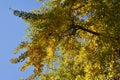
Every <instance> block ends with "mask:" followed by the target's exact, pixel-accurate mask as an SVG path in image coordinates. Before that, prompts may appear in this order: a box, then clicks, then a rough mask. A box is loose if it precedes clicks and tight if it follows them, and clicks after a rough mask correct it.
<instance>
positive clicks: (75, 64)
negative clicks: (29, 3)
mask: <svg viewBox="0 0 120 80" xmlns="http://www.w3.org/2000/svg"><path fill="white" fill-rule="evenodd" d="M38 1H41V2H42V3H43V6H42V7H40V8H39V9H38V10H33V11H31V12H25V11H19V10H13V13H14V15H16V16H18V17H20V18H22V19H23V20H24V22H26V23H29V24H30V25H29V26H28V27H27V28H26V31H27V34H26V36H25V37H26V39H27V41H24V42H21V44H20V45H18V47H17V48H16V49H15V51H14V54H16V53H19V52H20V50H24V51H25V52H24V53H22V54H20V56H18V57H17V58H12V59H11V62H12V63H19V62H22V61H24V60H26V63H25V64H24V65H23V66H22V67H21V71H24V70H25V69H26V68H28V67H29V66H34V74H32V75H31V76H30V77H29V78H27V79H26V80H31V79H35V78H36V77H37V76H39V77H40V79H41V80H102V79H108V80H110V79H114V80H119V79H120V9H119V7H120V1H119V0H47V1H46V0H38ZM45 68H46V69H47V70H46V69H45Z"/></svg>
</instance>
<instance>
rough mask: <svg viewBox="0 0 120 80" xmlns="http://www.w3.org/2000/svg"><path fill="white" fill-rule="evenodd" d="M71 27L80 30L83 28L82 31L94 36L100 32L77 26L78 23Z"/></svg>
mask: <svg viewBox="0 0 120 80" xmlns="http://www.w3.org/2000/svg"><path fill="white" fill-rule="evenodd" d="M73 27H74V28H75V29H76V30H78V29H81V30H83V31H86V32H89V33H91V34H94V35H96V36H99V35H100V33H97V32H94V31H92V30H89V29H86V28H84V27H82V26H79V25H74V26H73Z"/></svg>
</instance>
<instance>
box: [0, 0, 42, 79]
mask: <svg viewBox="0 0 120 80" xmlns="http://www.w3.org/2000/svg"><path fill="white" fill-rule="evenodd" d="M40 6H41V4H40V3H37V2H36V1H35V0H0V80H18V79H19V78H20V77H23V78H26V77H28V76H29V75H30V74H32V73H33V71H32V67H31V68H30V69H27V70H26V71H25V72H20V69H19V68H20V66H21V65H23V63H19V64H11V63H10V59H11V58H13V57H17V56H18V55H14V54H13V50H14V49H15V48H16V47H17V45H18V44H20V42H22V41H24V38H23V37H24V35H25V34H26V33H25V28H26V26H28V24H25V23H24V22H23V21H22V20H21V19H20V18H18V17H16V16H14V15H13V14H12V11H10V10H9V8H13V9H18V10H24V11H31V9H38V8H39V7H40Z"/></svg>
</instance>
